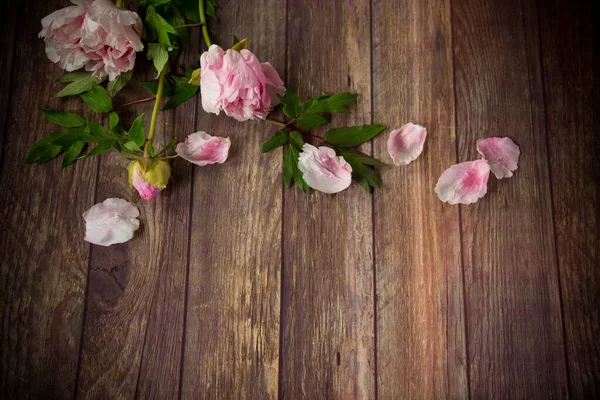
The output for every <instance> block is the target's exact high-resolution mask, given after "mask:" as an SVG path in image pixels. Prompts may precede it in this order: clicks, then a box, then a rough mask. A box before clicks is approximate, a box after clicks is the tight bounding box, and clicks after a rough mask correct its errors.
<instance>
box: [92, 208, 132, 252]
mask: <svg viewBox="0 0 600 400" xmlns="http://www.w3.org/2000/svg"><path fill="white" fill-rule="evenodd" d="M139 216H140V212H139V211H138V209H137V208H136V207H135V206H134V205H133V204H131V203H130V202H128V201H126V200H123V199H117V198H111V199H106V200H104V202H102V203H99V204H96V205H95V206H93V207H92V208H90V209H89V210H87V211H86V212H85V213H84V214H83V219H84V220H85V237H84V240H86V241H88V242H90V243H93V244H97V245H100V246H110V245H112V244H116V243H124V242H127V241H129V240H130V239H131V238H132V237H133V233H134V232H135V231H136V230H137V229H138V228H139V227H140V221H139V220H138V217H139Z"/></svg>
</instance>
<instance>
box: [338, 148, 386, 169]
mask: <svg viewBox="0 0 600 400" xmlns="http://www.w3.org/2000/svg"><path fill="white" fill-rule="evenodd" d="M339 153H340V155H341V156H342V157H344V158H345V159H346V158H350V157H352V158H354V159H356V160H357V161H360V162H361V163H363V164H367V165H373V166H375V167H385V166H386V165H387V164H386V163H384V162H382V161H379V160H378V159H376V158H373V157H371V156H369V155H366V154H365V153H362V152H360V151H358V150H355V149H339Z"/></svg>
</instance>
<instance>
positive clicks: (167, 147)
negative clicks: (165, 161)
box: [156, 138, 177, 156]
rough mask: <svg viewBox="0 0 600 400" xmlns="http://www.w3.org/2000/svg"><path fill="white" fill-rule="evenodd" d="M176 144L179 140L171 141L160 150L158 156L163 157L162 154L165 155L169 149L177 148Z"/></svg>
mask: <svg viewBox="0 0 600 400" xmlns="http://www.w3.org/2000/svg"><path fill="white" fill-rule="evenodd" d="M175 143H177V138H175V139H173V140H171V141H170V142H169V143H167V144H166V145H165V146H164V147H163V148H162V149H160V150H159V151H158V153H156V155H157V156H159V155H161V154H162V153H164V152H165V151H168V150H169V149H171V148H172V147H173V146H175Z"/></svg>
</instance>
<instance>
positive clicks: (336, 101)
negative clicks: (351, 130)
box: [304, 92, 357, 114]
mask: <svg viewBox="0 0 600 400" xmlns="http://www.w3.org/2000/svg"><path fill="white" fill-rule="evenodd" d="M356 96H357V94H353V93H347V92H340V93H336V94H334V95H332V96H326V95H319V96H317V97H314V98H312V99H311V100H309V102H307V104H306V105H305V108H304V111H305V112H307V113H313V114H314V113H321V112H324V113H334V112H342V113H349V112H350V110H348V109H347V108H346V106H347V105H349V104H352V103H354V101H355V100H356Z"/></svg>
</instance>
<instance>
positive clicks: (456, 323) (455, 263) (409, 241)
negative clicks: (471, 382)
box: [373, 0, 468, 399]
mask: <svg viewBox="0 0 600 400" xmlns="http://www.w3.org/2000/svg"><path fill="white" fill-rule="evenodd" d="M452 82H453V73H452V29H451V23H450V2H449V1H445V0H438V1H428V2H422V1H418V0H409V1H404V2H402V4H398V3H397V2H395V1H375V2H374V3H373V120H374V121H376V122H378V123H383V124H385V125H387V126H388V127H389V128H390V129H394V128H400V127H401V126H402V125H403V124H405V123H406V122H409V121H412V122H414V123H419V124H421V125H424V126H425V127H426V128H427V132H428V137H427V141H426V144H425V150H424V153H423V154H422V155H421V157H420V158H419V159H417V160H416V161H415V162H413V163H412V164H410V165H408V166H403V167H394V166H393V164H392V161H391V159H390V157H389V155H388V153H387V138H388V135H387V134H386V135H383V136H382V137H379V138H376V140H375V141H374V153H375V156H376V157H378V158H380V159H382V160H385V161H386V162H389V163H390V164H391V165H392V166H391V167H389V168H386V169H384V171H383V172H382V179H383V181H384V187H383V188H382V190H378V191H376V192H375V212H374V217H375V255H376V257H375V261H376V273H377V281H376V293H377V365H378V368H377V382H378V394H379V396H380V397H381V398H386V399H388V398H389V399H401V398H466V397H467V393H468V387H467V373H466V347H465V332H464V329H465V326H464V318H463V312H464V304H463V297H462V293H463V292H462V270H461V252H460V229H459V226H460V225H459V218H458V208H456V207H450V206H448V205H445V204H443V203H441V202H440V201H439V199H438V198H437V196H436V195H435V193H434V191H433V188H434V187H435V184H436V182H437V179H438V177H439V175H440V174H441V173H442V171H444V169H446V168H447V167H448V166H449V165H451V164H454V163H456V137H455V125H454V91H453V83H452Z"/></svg>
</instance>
